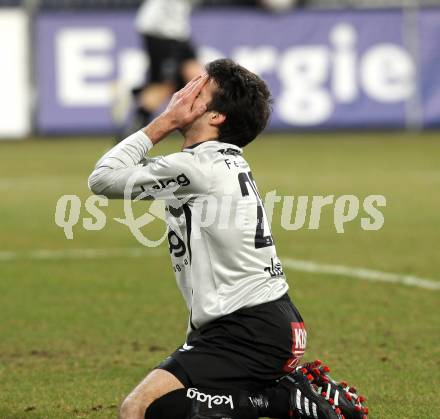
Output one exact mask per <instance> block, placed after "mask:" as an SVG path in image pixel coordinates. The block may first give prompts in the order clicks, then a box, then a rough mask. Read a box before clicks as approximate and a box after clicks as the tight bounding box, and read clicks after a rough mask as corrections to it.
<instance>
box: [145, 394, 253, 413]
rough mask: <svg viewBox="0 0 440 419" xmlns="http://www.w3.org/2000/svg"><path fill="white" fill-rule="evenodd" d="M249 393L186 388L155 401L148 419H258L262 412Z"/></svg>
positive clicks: (148, 410) (147, 411) (149, 409)
mask: <svg viewBox="0 0 440 419" xmlns="http://www.w3.org/2000/svg"><path fill="white" fill-rule="evenodd" d="M248 396H249V393H248V392H247V391H239V390H231V391H227V390H218V389H196V388H186V389H181V390H175V391H172V392H170V393H168V394H165V395H164V396H163V397H161V398H159V399H157V400H155V401H154V402H153V403H152V404H151V405H150V406H149V407H148V409H147V410H146V412H145V419H187V418H192V417H194V416H196V415H197V414H199V415H201V416H203V417H204V416H206V417H212V418H225V419H226V418H230V419H258V417H259V409H258V407H256V406H253V405H252V403H251V402H250V400H249V399H248Z"/></svg>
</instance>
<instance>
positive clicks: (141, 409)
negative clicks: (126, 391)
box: [119, 396, 154, 419]
mask: <svg viewBox="0 0 440 419" xmlns="http://www.w3.org/2000/svg"><path fill="white" fill-rule="evenodd" d="M153 401H154V400H153V399H147V398H143V399H142V400H139V399H137V398H136V397H133V396H127V397H126V398H125V399H124V401H123V402H122V404H121V407H120V409H119V418H120V419H144V417H145V411H146V410H147V409H148V407H149V406H150V404H151V403H152V402H153Z"/></svg>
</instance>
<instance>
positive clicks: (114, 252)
mask: <svg viewBox="0 0 440 419" xmlns="http://www.w3.org/2000/svg"><path fill="white" fill-rule="evenodd" d="M160 255H165V253H164V252H163V251H162V250H161V249H157V248H154V249H152V248H144V247H126V248H113V249H63V250H49V249H39V250H30V251H15V252H14V251H0V262H7V261H14V260H23V259H30V260H62V259H107V258H112V257H130V258H139V257H145V258H147V257H152V256H153V257H157V256H160ZM282 261H283V266H284V267H286V268H288V269H292V270H295V271H300V272H310V273H315V274H325V275H341V276H347V277H351V278H356V279H361V280H365V281H375V282H387V283H392V284H403V285H408V286H411V287H417V288H424V289H429V290H440V281H436V280H434V279H427V278H419V277H417V276H413V275H403V274H396V273H392V272H382V271H376V270H372V269H366V268H354V267H349V266H343V265H328V264H322V263H317V262H313V261H306V260H299V259H291V258H284V259H282Z"/></svg>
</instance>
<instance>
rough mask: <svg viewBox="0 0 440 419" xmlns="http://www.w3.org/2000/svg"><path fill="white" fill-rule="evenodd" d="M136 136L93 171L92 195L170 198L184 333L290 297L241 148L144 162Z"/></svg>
mask: <svg viewBox="0 0 440 419" xmlns="http://www.w3.org/2000/svg"><path fill="white" fill-rule="evenodd" d="M151 147H152V143H151V141H150V140H149V138H148V137H147V136H146V135H145V134H144V133H143V132H142V131H139V132H137V133H135V134H133V135H131V136H130V137H128V138H127V139H125V140H124V141H122V142H121V143H120V144H118V145H117V146H116V147H114V148H113V149H112V150H110V151H109V152H108V153H107V154H106V155H105V156H104V157H103V158H102V159H101V160H100V161H99V162H98V163H97V165H96V168H95V170H94V171H93V173H92V174H91V176H90V178H89V187H90V189H91V190H92V191H93V192H94V193H96V194H102V195H105V196H107V197H108V198H124V191H125V190H126V187H127V185H130V188H132V189H130V191H129V193H128V195H127V192H125V193H126V195H125V197H126V198H127V197H131V198H133V197H137V196H139V195H141V196H143V197H145V196H147V197H149V198H151V197H153V198H160V195H161V194H162V196H163V194H164V193H167V194H168V196H167V197H166V213H167V223H168V228H169V229H168V241H169V250H170V253H171V259H172V264H173V269H174V272H175V275H176V280H177V284H178V286H179V288H180V291H181V292H182V295H183V297H184V299H185V301H186V304H187V306H188V310H189V311H190V319H189V330H191V329H197V328H198V327H200V326H202V325H203V324H205V323H208V322H210V321H212V320H214V319H217V318H219V317H222V316H224V315H226V314H230V313H232V312H234V311H236V310H238V309H240V308H243V307H252V306H255V305H258V304H262V303H266V302H269V301H273V300H276V299H278V298H280V297H281V296H282V295H284V294H285V293H286V292H287V290H288V285H287V282H286V279H285V277H284V273H283V270H282V266H281V263H280V261H279V259H278V257H277V253H276V250H275V246H274V243H273V239H272V236H271V233H270V228H269V225H268V223H267V219H266V214H265V211H264V208H263V205H262V202H261V199H260V197H259V195H258V191H257V188H256V184H255V182H254V179H253V176H252V173H251V171H250V168H249V165H248V163H247V162H246V160H245V159H244V158H243V157H242V151H241V149H240V148H239V147H237V146H235V145H232V144H226V143H222V142H219V141H206V142H202V143H200V144H198V145H196V146H195V147H190V148H186V149H184V150H183V151H181V152H178V153H174V154H170V155H167V156H164V157H158V158H152V159H151V158H149V159H148V158H147V159H145V156H146V154H147V152H148V151H149V150H150V149H151Z"/></svg>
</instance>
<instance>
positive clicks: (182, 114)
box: [162, 73, 208, 129]
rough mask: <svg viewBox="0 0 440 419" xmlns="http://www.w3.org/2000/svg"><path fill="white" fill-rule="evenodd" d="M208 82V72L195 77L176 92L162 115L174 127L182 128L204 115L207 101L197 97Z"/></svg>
mask: <svg viewBox="0 0 440 419" xmlns="http://www.w3.org/2000/svg"><path fill="white" fill-rule="evenodd" d="M207 82H208V74H207V73H204V74H202V75H200V76H197V77H195V78H193V79H192V80H191V81H190V82H189V83H188V84H187V85H186V86H185V87H183V88H182V89H181V90H179V91H178V92H176V93H174V95H173V97H172V98H171V100H170V103H169V104H168V106H167V108H166V109H165V111H164V112H163V114H162V116H163V117H164V118H166V119H167V121H168V122H169V124H170V126H171V127H172V128H173V129H182V128H184V127H186V126H187V125H189V124H191V123H192V122H194V121H195V120H196V119H197V118H198V117H199V116H201V115H203V114H204V113H205V112H206V109H207V103H200V101H197V103H196V99H197V97H198V96H199V94H200V92H201V91H202V89H203V87H204V86H205V85H206V83H207Z"/></svg>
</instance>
